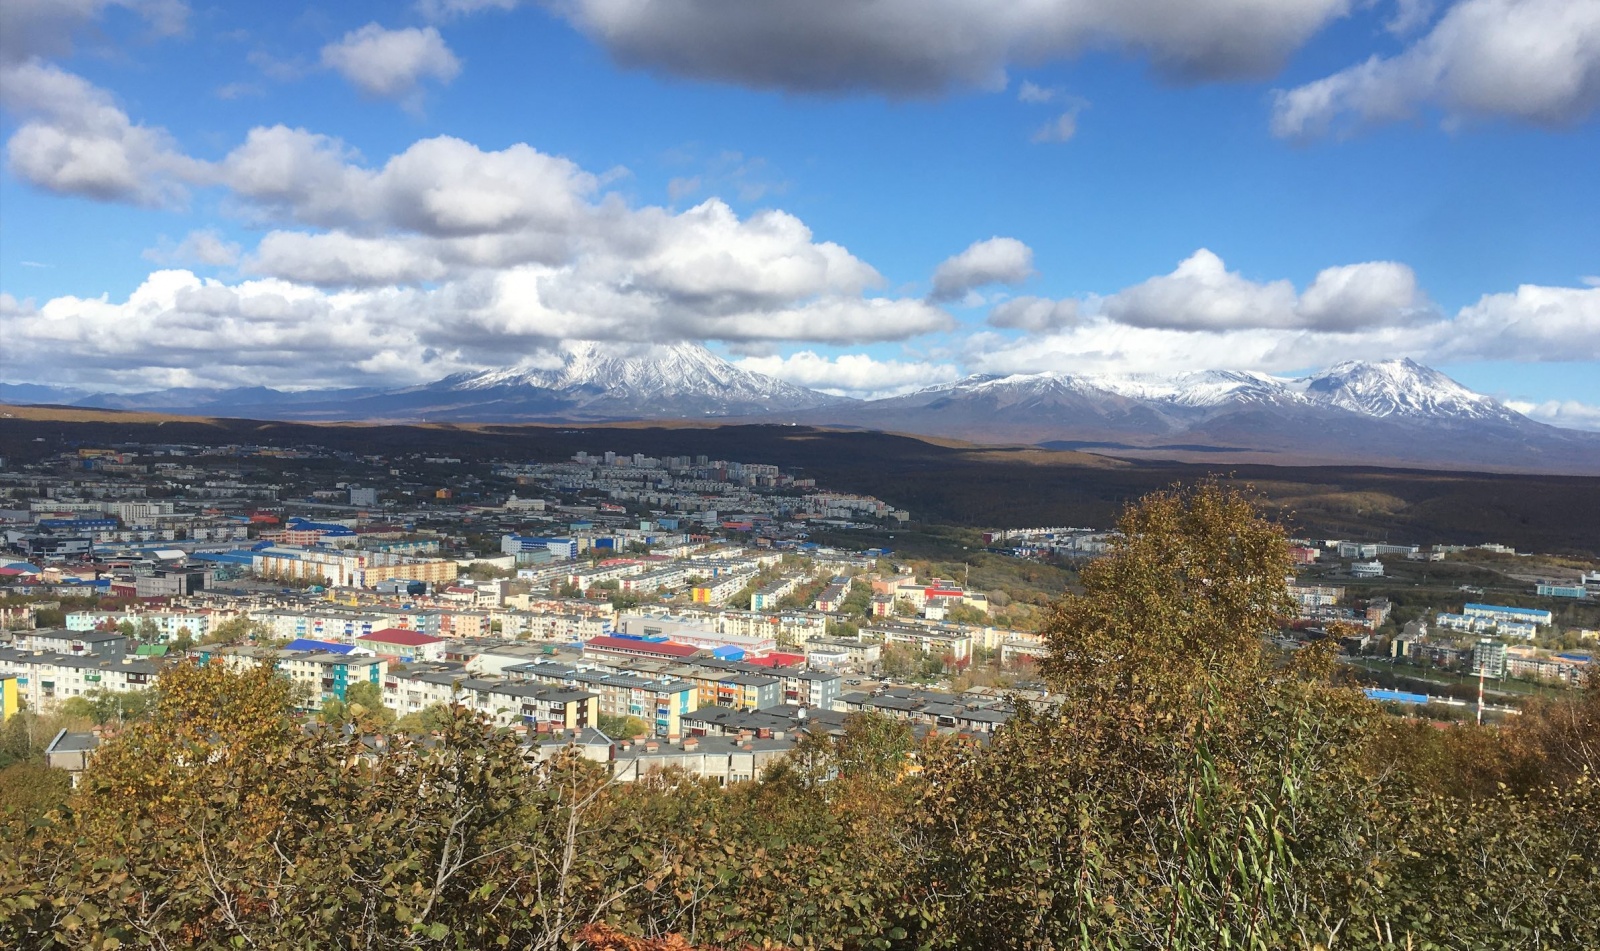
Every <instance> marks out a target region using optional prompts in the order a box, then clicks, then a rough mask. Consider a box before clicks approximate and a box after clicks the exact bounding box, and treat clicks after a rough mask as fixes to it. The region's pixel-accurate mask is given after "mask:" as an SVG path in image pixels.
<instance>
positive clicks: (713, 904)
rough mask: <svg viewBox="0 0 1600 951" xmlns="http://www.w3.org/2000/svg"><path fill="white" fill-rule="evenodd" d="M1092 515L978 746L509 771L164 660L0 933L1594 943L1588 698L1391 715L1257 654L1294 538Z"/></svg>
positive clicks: (819, 748)
mask: <svg viewBox="0 0 1600 951" xmlns="http://www.w3.org/2000/svg"><path fill="white" fill-rule="evenodd" d="M1121 527H1122V529H1123V531H1124V532H1125V538H1124V540H1123V541H1122V542H1121V543H1120V544H1119V547H1118V548H1117V550H1116V551H1115V552H1114V553H1113V554H1112V555H1111V556H1110V557H1108V558H1104V559H1101V560H1098V561H1096V562H1094V563H1092V564H1091V565H1089V566H1087V567H1086V568H1085V569H1084V571H1083V574H1082V586H1083V593H1082V594H1080V595H1072V596H1068V597H1067V598H1065V599H1063V600H1062V601H1061V602H1059V603H1058V604H1057V605H1055V606H1054V608H1053V609H1052V613H1051V616H1050V618H1049V620H1048V622H1047V624H1046V631H1047V633H1048V635H1049V637H1050V638H1051V642H1052V646H1053V648H1054V652H1053V655H1052V657H1051V658H1050V660H1049V661H1048V662H1047V663H1046V664H1045V665H1044V666H1043V669H1042V672H1043V674H1044V676H1046V677H1047V678H1048V679H1049V680H1050V682H1051V683H1052V684H1053V685H1054V687H1055V688H1056V690H1058V691H1059V699H1060V703H1059V706H1050V707H1037V708H1033V709H1024V710H1023V711H1021V713H1020V714H1019V716H1018V717H1017V718H1016V719H1015V720H1014V721H1013V722H1012V723H1011V724H1010V725H1009V726H1008V727H1007V728H1006V729H1005V730H1004V731H1003V732H1001V733H1000V734H998V735H997V736H996V737H995V738H994V739H993V742H992V743H989V744H987V745H982V744H976V743H971V742H967V741H964V740H961V739H958V738H954V737H948V736H934V737H930V738H928V739H926V740H921V741H918V740H916V739H914V738H913V736H912V735H911V734H910V732H909V731H908V730H907V729H906V728H905V727H904V726H903V725H902V724H899V723H896V722H893V721H888V720H884V719H880V718H873V717H862V718H855V719H852V720H851V721H850V722H849V726H848V728H847V729H846V730H845V731H844V733H843V735H842V736H838V737H829V736H823V735H818V736H811V737H807V738H806V739H805V740H803V741H802V743H801V744H800V746H799V747H798V748H797V750H796V752H795V753H794V754H793V755H792V756H791V757H790V758H789V759H788V760H787V761H785V762H784V763H782V764H781V765H779V766H777V767H775V768H773V769H771V770H769V771H768V772H767V774H766V775H764V776H763V777H762V778H761V779H760V780H758V781H755V782H750V783H744V784H739V785H736V786H732V787H728V788H718V787H716V786H714V785H711V784H708V783H705V782H701V781H697V780H694V779H691V778H689V777H686V776H679V775H664V776H658V777H655V778H653V779H651V780H648V781H645V782H641V783H635V784H628V785H621V784H616V783H611V782H608V781H607V778H606V775H605V772H604V771H603V769H602V768H601V767H599V766H598V765H596V764H593V763H588V762H586V761H583V760H580V759H576V758H570V757H568V758H560V759H558V760H556V761H554V762H550V763H544V764H530V763H529V761H528V760H527V758H526V757H525V756H524V754H523V749H522V747H521V746H520V745H519V743H518V741H517V739H516V738H515V737H513V736H511V735H509V734H507V733H504V732H500V731H496V730H494V729H492V728H490V727H488V726H487V725H486V724H484V723H483V722H481V721H479V720H477V719H475V718H473V717H472V716H470V715H468V714H466V713H464V712H461V711H456V712H454V713H453V714H451V715H450V716H449V717H448V718H442V719H440V720H439V721H438V722H436V723H435V724H434V727H435V732H434V733H433V734H431V735H428V736H426V737H422V738H409V737H405V736H395V737H389V738H387V739H385V740H383V741H381V742H380V741H374V740H372V739H367V740H363V739H362V738H361V734H360V733H359V732H347V731H344V730H339V729H334V728H329V727H324V728H321V729H313V730H306V729H304V728H302V727H300V726H297V725H295V724H294V722H293V721H292V720H291V718H290V717H289V716H288V710H289V707H290V704H291V697H290V696H289V693H288V687H287V685H286V684H285V683H284V682H283V681H282V680H281V679H279V678H277V677H275V676H274V675H272V674H271V672H270V671H267V670H256V671H251V672H244V673H234V672H229V671H227V670H224V669H221V668H217V667H207V668H198V667H182V668H179V669H177V670H176V671H174V672H173V673H172V674H170V675H169V676H168V677H167V678H166V679H165V680H164V681H163V684H162V688H161V695H160V702H159V704H158V706H157V708H156V710H155V711H154V712H153V713H152V714H151V716H150V717H149V719H147V720H145V721H143V722H140V723H136V724H133V725H131V726H129V727H127V728H126V729H124V730H123V731H122V732H121V733H120V734H119V735H118V736H117V737H116V738H115V739H114V740H112V741H110V742H108V743H107V744H106V745H105V746H104V747H102V749H101V751H100V753H99V755H98V758H97V760H96V762H95V763H94V766H93V768H92V769H91V770H90V772H89V773H87V774H86V776H85V780H84V783H83V784H82V786H81V787H80V788H79V789H78V790H77V791H76V792H74V793H73V794H72V795H71V796H70V797H69V798H67V799H66V800H65V801H64V802H63V803H62V804H61V805H60V806H59V807H57V808H55V809H54V810H53V811H51V812H50V813H49V814H48V815H45V816H42V817H35V818H32V819H30V820H28V821H26V822H23V823H19V824H14V825H12V826H10V827H9V828H7V829H6V830H4V832H5V837H6V841H7V845H8V847H7V848H6V849H5V850H4V851H3V852H0V946H6V947H19V948H30V949H32V948H113V947H136V946H137V947H185V948H186V947H199V948H235V947H252V948H267V949H279V948H283V949H288V948H336V947H337V948H430V949H431V948H439V949H447V948H449V949H464V948H492V947H510V948H562V947H583V946H591V947H641V948H643V947H680V948H682V947H688V946H695V947H727V948H736V947H792V948H849V949H855V948H862V949H865V948H889V949H900V948H904V949H913V948H928V949H946V948H948V949H993V948H1029V949H1046V948H1082V949H1100V948H1112V949H1124V948H1126V949H1135V948H1149V949H1156V948H1161V949H1202V948H1204V949H1211V948H1221V947H1232V948H1250V949H1277V948H1303V949H1315V948H1323V949H1330V951H1331V949H1340V948H1358V949H1391V948H1392V949H1400V948H1407V949H1430V948H1437V949H1463V951H1465V949H1473V951H1476V949H1484V948H1489V949H1510V948H1592V947H1600V849H1597V848H1596V844H1597V843H1600V792H1597V785H1596V781H1595V775H1596V771H1597V769H1600V742H1597V740H1600V691H1596V690H1594V689H1591V690H1589V691H1587V692H1584V693H1582V694H1576V695H1574V697H1573V698H1572V699H1570V700H1566V701H1563V702H1561V703H1545V704H1541V705H1535V706H1532V707H1530V708H1529V709H1528V711H1527V712H1526V713H1525V714H1524V716H1522V717H1521V718H1517V719H1516V720H1515V721H1514V722H1512V723H1510V724H1508V725H1506V726H1504V727H1500V728H1495V729H1483V728H1478V727H1474V726H1456V727H1450V728H1446V729H1440V728H1436V727H1434V726H1432V725H1429V724H1423V723H1412V722H1409V721H1406V720H1403V719H1400V718H1397V717H1394V716H1391V715H1389V714H1386V713H1384V712H1383V711H1382V710H1380V709H1378V708H1377V707H1376V705H1374V704H1371V703H1369V702H1367V701H1366V700H1365V698H1364V697H1363V696H1362V695H1361V694H1360V693H1359V691H1357V690H1355V689H1354V688H1352V687H1349V686H1345V685H1342V684H1341V683H1339V682H1338V679H1337V677H1336V675H1335V667H1334V665H1333V664H1332V663H1331V658H1330V657H1329V656H1328V655H1327V654H1325V653H1323V652H1321V651H1318V650H1307V651H1302V652H1300V653H1299V654H1298V655H1297V656H1296V657H1295V658H1294V659H1293V660H1292V661H1291V662H1289V663H1287V664H1285V663H1283V662H1282V661H1281V659H1279V658H1278V657H1277V656H1276V655H1275V654H1271V653H1268V652H1266V651H1264V650H1263V649H1262V642H1261V638H1260V632H1262V631H1264V630H1267V629H1269V628H1270V626H1271V625H1272V623H1273V621H1274V620H1275V619H1276V618H1277V617H1278V616H1280V615H1281V614H1283V613H1286V612H1287V610H1288V605H1287V603H1286V596H1285V592H1284V586H1283V583H1282V579H1283V578H1284V576H1285V575H1286V574H1287V573H1288V564H1287V555H1286V547H1285V545H1284V541H1283V538H1282V535H1281V533H1280V532H1279V531H1278V530H1277V529H1276V527H1275V526H1273V525H1272V524H1270V523H1269V522H1267V521H1266V520H1264V519H1263V518H1262V517H1261V516H1260V515H1259V513H1258V511H1257V510H1256V509H1255V508H1254V507H1253V505H1252V504H1251V501H1250V500H1249V499H1248V498H1246V497H1244V496H1242V495H1241V494H1239V493H1238V492H1236V491H1234V490H1231V489H1229V488H1227V487H1224V486H1218V485H1214V484H1213V485H1203V486H1201V487H1199V488H1196V489H1193V490H1187V491H1179V492H1172V493H1160V494H1157V495H1155V496H1151V497H1149V498H1147V499H1145V500H1144V501H1143V502H1141V503H1140V504H1139V505H1138V506H1136V507H1134V508H1132V509H1130V510H1129V511H1128V512H1127V513H1126V515H1125V516H1124V518H1123V520H1122V523H1121ZM632 938H638V939H645V940H646V941H648V942H649V943H635V942H634V941H632V940H631V939H632Z"/></svg>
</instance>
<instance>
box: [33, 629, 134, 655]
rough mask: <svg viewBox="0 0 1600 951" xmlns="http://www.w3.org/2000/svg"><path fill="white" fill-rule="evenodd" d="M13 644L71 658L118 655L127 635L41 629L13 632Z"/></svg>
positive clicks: (122, 652)
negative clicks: (14, 635)
mask: <svg viewBox="0 0 1600 951" xmlns="http://www.w3.org/2000/svg"><path fill="white" fill-rule="evenodd" d="M13 643H15V644H16V646H17V647H20V648H23V649H25V650H33V651H51V652H53V653H58V654H67V655H70V656H73V657H98V658H114V657H121V656H122V655H123V654H126V653H127V652H128V638H127V637H125V636H124V635H123V634H122V633H121V632H119V631H73V630H63V629H61V628H44V629H37V630H32V631H26V632H23V633H20V634H18V635H17V637H16V639H15V640H14V642H13Z"/></svg>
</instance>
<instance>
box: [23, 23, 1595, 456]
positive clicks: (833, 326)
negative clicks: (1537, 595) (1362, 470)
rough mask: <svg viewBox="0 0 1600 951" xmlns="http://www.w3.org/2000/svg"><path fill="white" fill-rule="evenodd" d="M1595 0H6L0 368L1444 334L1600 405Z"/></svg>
mask: <svg viewBox="0 0 1600 951" xmlns="http://www.w3.org/2000/svg"><path fill="white" fill-rule="evenodd" d="M1597 112H1600V0H1455V2H1448V0H1438V2H1433V0H1027V2H1019V3H1013V4H995V3H993V2H990V0H768V2H760V3H755V2H731V0H545V2H522V0H415V2H411V3H406V2H389V3H376V2H373V3H363V2H359V0H341V2H339V3H325V4H305V5H301V4H299V3H297V2H295V0H286V2H282V3H271V4H259V3H242V2H240V3H207V2H205V0H6V2H5V3H4V4H0V137H3V139H4V152H5V154H4V168H3V171H0V380H3V381H5V382H12V383H22V382H28V383H43V384H54V385H62V386H72V387H78V388H85V389H91V390H96V391H104V390H146V389H156V388H164V387H172V386H241V385H242V386H255V385H264V386H272V387H276V388H281V389H289V388H305V387H331V386H355V385H361V386H371V385H395V386H399V385H410V384H414V383H422V382H428V381H432V380H435V379H439V378H442V377H444V376H446V375H449V374H451V373H457V372H463V371H468V370H473V369H479V368H490V367H506V366H511V365H520V364H528V365H549V364H550V363H551V362H552V361H553V360H554V359H556V356H555V355H557V354H559V353H560V352H561V351H562V350H563V348H565V347H570V346H571V345H572V343H574V342H576V341H583V340H594V341H601V342H604V343H607V344H609V345H613V346H616V347H618V348H624V349H626V348H628V347H632V346H636V345H644V344H652V343H672V342H680V341H689V342H696V343H703V344H705V345H707V346H708V347H710V348H711V349H712V350H714V351H715V352H717V353H719V354H721V355H723V356H725V357H727V358H729V359H731V360H733V361H735V362H736V363H738V364H740V365H741V366H744V367H746V368H748V369H752V370H757V371H761V372H765V373H770V374H773V375H776V376H780V377H782V378H784V379H787V380H789V381H791V382H795V383H799V384H802V385H806V386H811V387H814V388H818V389H823V390H826V391H828V392H831V393H842V394H848V395H854V396H862V397H868V396H876V395H886V394H891V393H898V392H905V391H908V390H912V389H916V388H919V387H923V386H928V385H932V384H936V383H940V382H945V381H948V380H951V379H955V378H958V377H960V376H963V375H967V374H972V373H997V374H1006V373H1028V372H1038V371H1045V370H1050V371H1058V372H1068V373H1157V374H1170V373H1177V372H1183V371H1191V370H1206V369H1223V370H1249V371H1259V372H1265V373H1271V374H1276V375H1296V374H1304V373H1307V372H1311V371H1314V370H1317V369H1320V368H1324V367H1327V366H1330V365H1332V364H1334V363H1337V362H1339V361H1342V360H1382V359H1394V358H1399V357H1409V358H1412V359H1416V360H1418V361H1420V362H1423V363H1426V364H1428V365H1430V366H1433V367H1436V368H1438V369H1440V370H1443V371H1444V372H1446V373H1447V374H1449V375H1451V376H1452V377H1454V378H1456V379H1457V380H1459V381H1460V382H1462V383H1463V384H1465V385H1467V386H1469V387H1472V388H1474V389H1476V390H1478V391H1480V392H1484V393H1488V394H1491V395H1493V396H1496V397H1499V398H1501V399H1503V400H1506V401H1508V402H1509V403H1510V404H1511V405H1512V406H1514V407H1515V408H1517V409H1519V410H1522V411H1523V412H1526V413H1528V414H1529V415H1530V416H1532V417H1533V418H1535V419H1539V420H1542V421H1544V422H1549V423H1553V424H1556V425H1563V426H1572V427H1580V428H1587V429H1600V121H1597V115H1596V114H1597Z"/></svg>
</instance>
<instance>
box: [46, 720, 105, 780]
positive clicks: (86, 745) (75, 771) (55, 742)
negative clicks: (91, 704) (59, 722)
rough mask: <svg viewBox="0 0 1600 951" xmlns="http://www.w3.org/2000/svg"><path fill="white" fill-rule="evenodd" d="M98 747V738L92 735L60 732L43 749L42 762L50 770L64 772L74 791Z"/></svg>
mask: <svg viewBox="0 0 1600 951" xmlns="http://www.w3.org/2000/svg"><path fill="white" fill-rule="evenodd" d="M99 747H100V737H98V736H96V735H95V734H94V733H70V732H68V731H66V730H62V731H61V732H59V733H57V734H56V735H55V739H52V740H51V741H50V745H49V746H47V747H45V750H44V762H45V765H46V766H49V767H50V768H52V769H59V770H61V771H63V772H65V773H66V774H67V776H68V778H69V780H70V781H71V783H72V787H73V788H74V789H76V788H77V787H78V781H79V780H80V779H81V778H82V776H83V772H84V770H86V769H88V768H89V760H90V759H92V758H93V757H94V751H95V750H97V749H99Z"/></svg>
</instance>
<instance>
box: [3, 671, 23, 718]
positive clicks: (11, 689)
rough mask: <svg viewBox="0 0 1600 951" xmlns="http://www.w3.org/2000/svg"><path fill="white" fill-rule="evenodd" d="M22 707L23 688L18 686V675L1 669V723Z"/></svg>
mask: <svg viewBox="0 0 1600 951" xmlns="http://www.w3.org/2000/svg"><path fill="white" fill-rule="evenodd" d="M21 709H22V690H21V688H19V687H18V686H17V675H16V674H14V673H12V672H10V671H0V723H3V722H4V721H6V720H9V719H11V718H12V717H13V716H15V715H16V713H17V711H18V710H21Z"/></svg>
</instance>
